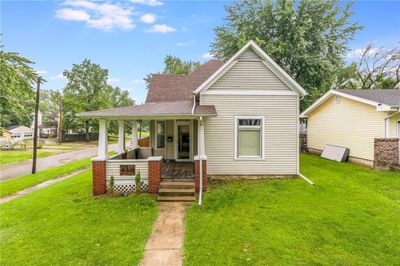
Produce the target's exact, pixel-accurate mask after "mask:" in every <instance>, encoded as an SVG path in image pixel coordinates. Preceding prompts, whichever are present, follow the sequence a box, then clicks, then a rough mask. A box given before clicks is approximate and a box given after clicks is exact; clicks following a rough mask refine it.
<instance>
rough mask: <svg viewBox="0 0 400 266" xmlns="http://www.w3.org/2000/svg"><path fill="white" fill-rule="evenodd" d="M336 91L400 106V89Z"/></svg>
mask: <svg viewBox="0 0 400 266" xmlns="http://www.w3.org/2000/svg"><path fill="white" fill-rule="evenodd" d="M338 91H339V92H343V93H346V94H349V95H352V96H356V97H360V98H363V99H366V100H370V101H374V102H378V103H382V104H387V105H390V106H394V107H395V106H400V89H383V90H362V89H357V90H338Z"/></svg>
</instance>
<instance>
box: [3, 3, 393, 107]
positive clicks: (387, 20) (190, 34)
mask: <svg viewBox="0 0 400 266" xmlns="http://www.w3.org/2000/svg"><path fill="white" fill-rule="evenodd" d="M344 3H345V2H343V4H344ZM0 4H1V6H0V8H1V18H0V19H1V20H0V22H1V24H0V29H1V33H2V34H3V36H2V42H3V45H4V46H5V47H4V49H5V50H6V51H13V52H18V53H20V54H21V55H23V56H25V57H27V58H29V59H31V60H32V61H34V62H35V63H36V64H35V66H34V67H35V68H36V69H37V70H38V71H40V73H42V75H43V76H44V78H45V79H46V80H47V81H48V82H47V83H45V84H44V85H43V88H45V89H62V88H63V86H64V85H65V79H63V78H62V72H63V70H65V69H71V67H72V64H77V63H80V62H81V61H82V60H83V59H85V58H88V59H91V60H92V61H93V62H95V63H98V64H100V65H101V66H102V67H105V68H107V69H109V76H110V80H109V82H110V84H112V85H114V86H119V87H121V88H124V89H128V90H129V92H130V95H131V96H132V97H133V98H134V99H135V100H136V102H137V103H141V102H143V101H144V100H145V97H146V93H147V91H146V89H145V84H144V82H143V80H142V79H143V77H145V76H146V74H148V73H151V72H157V71H160V70H162V68H163V58H164V56H165V55H167V54H172V55H175V56H179V57H181V58H183V59H186V60H198V61H201V62H204V61H206V60H207V59H208V56H209V54H207V52H208V50H209V44H210V43H211V41H212V40H213V38H214V33H213V29H214V28H215V27H216V26H218V25H222V24H223V23H224V20H223V18H224V16H225V14H226V13H225V10H224V6H225V5H227V4H229V2H228V1H162V0H131V1H119V2H110V1H108V2H90V1H86V0H67V1H33V0H32V1H1V3H0ZM353 12H354V13H355V15H354V17H353V19H354V20H356V21H359V23H360V25H362V26H364V27H365V29H364V30H362V31H360V32H358V33H357V35H356V38H355V40H354V41H352V42H351V44H350V48H351V49H352V50H356V49H360V48H363V47H365V46H366V45H367V44H368V43H369V42H374V44H375V45H376V46H377V47H381V46H382V47H386V48H391V47H394V46H396V45H397V44H398V43H399V41H400V0H399V1H356V2H355V4H354V6H353ZM351 59H352V57H351V53H349V56H348V60H351Z"/></svg>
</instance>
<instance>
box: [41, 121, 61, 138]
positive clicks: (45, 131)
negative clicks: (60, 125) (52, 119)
mask: <svg viewBox="0 0 400 266" xmlns="http://www.w3.org/2000/svg"><path fill="white" fill-rule="evenodd" d="M38 128H39V137H40V138H55V137H57V125H56V124H42V125H40V126H38Z"/></svg>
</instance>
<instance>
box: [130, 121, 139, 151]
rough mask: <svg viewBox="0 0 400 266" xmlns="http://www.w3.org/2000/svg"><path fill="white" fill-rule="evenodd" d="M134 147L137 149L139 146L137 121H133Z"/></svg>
mask: <svg viewBox="0 0 400 266" xmlns="http://www.w3.org/2000/svg"><path fill="white" fill-rule="evenodd" d="M131 146H132V149H136V148H137V147H138V136H137V123H136V121H133V122H132V145H131Z"/></svg>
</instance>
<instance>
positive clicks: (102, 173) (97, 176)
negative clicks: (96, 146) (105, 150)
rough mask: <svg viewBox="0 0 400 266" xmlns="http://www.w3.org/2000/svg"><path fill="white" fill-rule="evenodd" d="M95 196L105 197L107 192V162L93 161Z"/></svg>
mask: <svg viewBox="0 0 400 266" xmlns="http://www.w3.org/2000/svg"><path fill="white" fill-rule="evenodd" d="M92 180H93V184H92V187H93V196H100V195H104V194H106V192H107V185H106V182H107V181H106V161H105V160H96V159H94V160H92Z"/></svg>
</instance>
